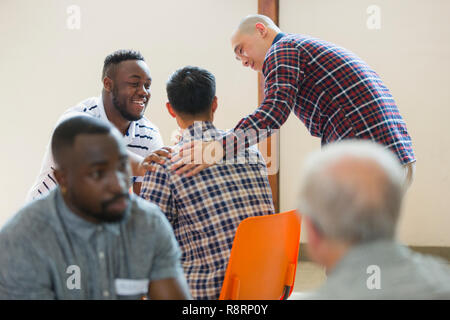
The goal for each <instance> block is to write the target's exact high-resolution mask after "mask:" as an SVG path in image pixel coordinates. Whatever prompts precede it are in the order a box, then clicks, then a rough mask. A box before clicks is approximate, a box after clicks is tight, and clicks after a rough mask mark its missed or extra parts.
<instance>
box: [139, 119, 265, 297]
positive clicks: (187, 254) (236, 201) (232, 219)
mask: <svg viewBox="0 0 450 320" xmlns="http://www.w3.org/2000/svg"><path fill="white" fill-rule="evenodd" d="M223 135H224V132H223V131H220V130H217V129H216V128H215V127H214V126H213V125H212V123H211V122H195V123H194V125H192V126H190V127H189V128H188V129H186V130H184V133H183V136H182V139H181V141H180V142H179V143H178V144H177V145H176V146H175V148H174V149H175V150H177V149H178V148H180V147H181V145H182V144H183V143H186V142H188V141H191V140H193V139H195V140H204V141H211V140H215V139H219V138H220V137H222V136H223ZM243 151H244V152H245V153H244V154H241V155H240V156H239V155H238V156H236V157H235V158H233V159H231V160H232V162H234V163H229V162H228V163H227V162H225V163H224V162H222V163H219V164H216V165H214V166H212V167H210V168H207V169H205V170H203V171H201V172H200V173H199V174H197V175H195V176H193V177H189V178H186V177H180V176H178V175H176V174H174V173H173V172H171V171H170V170H169V166H170V161H168V162H167V163H166V164H164V165H157V170H156V171H154V172H150V171H149V172H147V174H146V175H145V177H144V182H143V184H142V190H141V197H142V198H144V199H147V200H149V201H152V202H154V203H155V204H157V205H158V206H160V208H161V210H162V211H163V212H164V213H165V214H166V216H167V218H168V219H169V221H170V222H171V224H172V226H173V229H174V233H175V237H176V239H177V240H178V243H179V245H180V247H181V251H182V257H181V262H182V265H183V268H184V272H185V275H186V278H187V281H188V283H189V286H190V289H191V293H192V296H193V297H194V299H209V300H213V299H218V298H219V295H220V290H221V288H222V282H223V279H224V276H225V271H226V268H227V264H228V259H229V256H230V251H231V247H232V245H233V239H234V235H235V233H236V229H237V227H238V225H239V223H240V222H241V221H242V220H244V219H245V218H248V217H252V216H259V215H266V214H272V213H274V207H273V202H272V193H271V189H270V185H269V181H268V178H267V168H266V165H265V161H264V159H263V158H262V156H261V154H260V153H259V151H257V150H255V149H253V148H250V149H247V150H243ZM175 152H176V151H175ZM243 156H245V158H244V157H243ZM243 160H246V161H243Z"/></svg>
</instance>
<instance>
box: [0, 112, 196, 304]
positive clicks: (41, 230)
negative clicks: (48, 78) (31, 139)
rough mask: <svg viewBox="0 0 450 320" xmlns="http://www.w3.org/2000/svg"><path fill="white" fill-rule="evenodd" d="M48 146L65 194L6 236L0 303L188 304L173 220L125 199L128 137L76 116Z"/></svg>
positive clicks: (40, 202)
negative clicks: (117, 301)
mask: <svg viewBox="0 0 450 320" xmlns="http://www.w3.org/2000/svg"><path fill="white" fill-rule="evenodd" d="M51 149H52V154H53V158H54V160H55V170H54V174H55V178H56V181H57V182H58V187H57V188H55V189H53V190H52V191H51V192H50V193H49V194H48V195H46V196H44V197H42V198H40V199H37V200H36V201H33V202H31V203H29V204H28V205H27V206H25V207H24V208H23V209H22V210H20V211H19V212H18V213H17V214H16V215H15V216H14V217H13V218H12V219H11V220H10V221H9V222H8V223H7V224H6V225H5V226H4V227H3V228H2V229H1V230H0V299H139V298H141V297H143V296H146V295H148V296H149V298H150V299H186V298H190V293H189V290H188V287H187V283H186V280H185V278H184V275H183V270H182V268H181V265H180V255H181V254H180V249H179V247H178V244H177V242H176V240H175V236H174V234H173V231H172V228H171V227H170V224H169V222H168V221H167V219H166V218H165V216H164V214H163V213H162V212H161V210H160V209H159V208H158V207H157V206H156V205H154V204H151V203H149V202H147V201H145V200H142V199H140V198H139V197H137V196H136V195H134V194H131V195H130V194H129V193H128V189H129V187H130V166H129V162H128V152H127V148H126V147H125V144H124V143H123V138H122V135H121V133H119V131H118V130H117V129H116V128H115V127H113V126H112V125H111V124H109V123H108V122H105V121H102V120H100V119H95V118H93V117H89V116H85V115H84V116H76V117H71V118H69V119H67V120H64V121H62V122H61V123H60V124H59V125H58V127H57V128H56V129H55V131H54V133H53V137H52V142H51Z"/></svg>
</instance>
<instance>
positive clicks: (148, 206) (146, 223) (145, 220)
mask: <svg viewBox="0 0 450 320" xmlns="http://www.w3.org/2000/svg"><path fill="white" fill-rule="evenodd" d="M166 220H167V218H166V216H165V215H164V213H163V212H162V211H161V209H160V208H159V207H158V206H157V205H156V204H154V203H152V202H150V201H147V200H144V199H142V198H140V197H138V196H136V195H132V196H131V213H130V218H129V220H128V222H127V223H129V224H132V225H133V226H134V227H135V228H137V229H138V230H139V231H142V232H144V233H146V234H147V235H148V232H156V231H159V230H158V228H161V226H164V225H165V224H166Z"/></svg>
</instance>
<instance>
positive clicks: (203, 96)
mask: <svg viewBox="0 0 450 320" xmlns="http://www.w3.org/2000/svg"><path fill="white" fill-rule="evenodd" d="M166 91H167V97H168V99H169V102H170V104H171V105H172V107H173V108H174V109H175V111H177V112H179V113H181V114H185V115H192V116H195V115H199V114H203V113H205V112H206V111H208V110H209V108H210V107H211V105H212V102H213V99H214V97H215V95H216V78H215V77H214V75H213V74H212V73H211V72H209V71H207V70H205V69H202V68H198V67H192V66H186V67H184V68H181V69H178V70H177V71H175V72H174V73H173V74H172V75H171V76H170V77H169V80H168V81H167V84H166Z"/></svg>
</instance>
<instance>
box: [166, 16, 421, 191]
mask: <svg viewBox="0 0 450 320" xmlns="http://www.w3.org/2000/svg"><path fill="white" fill-rule="evenodd" d="M231 46H232V49H233V51H234V53H235V55H236V59H237V60H239V61H241V62H242V65H243V66H244V67H250V68H251V69H253V70H255V71H257V72H261V73H262V74H263V76H264V93H265V96H264V100H263V101H262V103H261V105H260V106H259V107H258V108H257V109H256V111H255V112H254V113H252V114H251V115H249V116H247V117H245V118H243V119H242V120H241V121H240V122H239V123H238V124H237V126H236V127H235V128H234V133H233V132H232V133H230V134H229V135H228V136H227V137H226V138H225V139H223V141H222V144H223V147H224V149H225V150H226V153H227V154H228V153H229V152H236V148H233V145H232V144H228V145H227V144H226V141H227V140H226V139H228V141H233V139H229V138H230V137H231V136H232V135H234V138H235V139H237V140H238V142H239V144H238V147H237V148H239V145H241V144H244V142H245V140H248V143H247V145H245V146H248V145H251V144H254V143H256V142H257V141H258V140H261V139H264V138H265V137H267V136H268V135H270V134H271V133H272V131H273V130H274V129H279V128H280V127H281V126H282V125H283V124H284V123H285V121H286V120H287V118H288V117H289V115H290V113H291V112H294V114H295V115H296V116H297V117H298V118H299V119H300V120H301V121H302V122H303V123H304V124H305V126H306V127H307V129H308V131H309V132H310V134H311V135H313V136H315V137H319V138H320V139H321V141H322V145H326V144H328V143H330V142H333V141H339V140H343V139H350V138H353V139H364V140H371V141H375V142H378V143H380V144H383V145H384V146H386V147H387V148H389V149H390V150H392V151H393V152H394V153H395V154H396V156H397V157H398V159H399V160H400V162H401V164H402V165H403V166H404V168H405V169H404V171H405V172H404V175H405V184H406V185H409V184H410V183H411V181H412V179H413V174H414V163H415V161H416V159H415V156H414V152H413V148H412V143H411V138H410V136H409V134H408V131H407V129H406V124H405V122H404V121H403V118H402V116H401V115H400V113H399V111H398V109H397V106H396V104H395V102H394V99H393V98H392V96H391V94H390V92H389V90H388V88H387V87H386V86H385V85H384V84H383V82H382V81H381V79H380V77H379V76H378V75H377V74H376V73H375V71H373V70H372V69H371V68H370V67H369V66H368V65H367V64H366V63H365V62H364V61H362V60H361V59H360V58H359V57H357V56H356V55H355V54H353V53H352V52H350V51H348V50H346V49H344V48H341V47H339V46H336V45H334V44H332V43H329V42H326V41H323V40H320V39H316V38H313V37H310V36H305V35H299V34H286V33H283V32H282V31H281V30H280V29H279V28H278V27H277V26H276V25H275V23H274V22H273V21H272V20H271V19H270V18H268V17H266V16H263V15H250V16H247V17H245V18H244V19H243V20H242V21H241V23H240V24H239V26H238V28H237V29H236V30H235V31H234V33H233V35H232V37H231ZM250 131H251V132H258V135H249V134H246V132H250ZM192 147H193V146H192V145H189V146H186V147H185V148H184V149H185V150H186V149H189V148H192ZM199 147H202V148H203V150H209V149H211V148H209V149H207V148H206V145H202V146H199ZM186 153H187V154H188V155H189V154H191V155H193V154H194V152H190V153H189V152H186ZM182 154H183V152H182V153H181V154H180V155H182ZM179 160H180V158H179V157H176V158H174V159H173V161H174V162H176V161H179ZM189 162H191V159H190V158H189V157H185V158H183V161H181V162H180V163H179V164H178V165H174V167H173V168H174V169H179V168H180V166H181V164H182V163H189ZM207 166H208V164H204V165H203V166H201V165H200V166H197V165H195V164H192V165H189V166H185V167H183V168H181V169H179V170H178V172H179V173H184V172H189V171H190V172H191V174H195V173H197V172H198V171H200V170H202V169H203V167H207ZM191 170H192V171H191Z"/></svg>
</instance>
